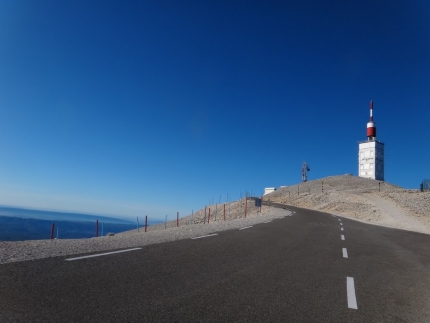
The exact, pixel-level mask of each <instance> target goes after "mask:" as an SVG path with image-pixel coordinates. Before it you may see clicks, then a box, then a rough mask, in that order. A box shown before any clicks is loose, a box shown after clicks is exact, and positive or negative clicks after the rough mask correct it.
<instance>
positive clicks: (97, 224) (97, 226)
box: [96, 220, 99, 238]
mask: <svg viewBox="0 0 430 323" xmlns="http://www.w3.org/2000/svg"><path fill="white" fill-rule="evenodd" d="M98 236H99V220H96V238H97V237H98Z"/></svg>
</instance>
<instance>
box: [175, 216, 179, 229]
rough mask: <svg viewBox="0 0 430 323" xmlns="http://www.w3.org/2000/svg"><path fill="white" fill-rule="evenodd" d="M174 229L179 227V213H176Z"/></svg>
mask: <svg viewBox="0 0 430 323" xmlns="http://www.w3.org/2000/svg"><path fill="white" fill-rule="evenodd" d="M176 227H179V212H176Z"/></svg>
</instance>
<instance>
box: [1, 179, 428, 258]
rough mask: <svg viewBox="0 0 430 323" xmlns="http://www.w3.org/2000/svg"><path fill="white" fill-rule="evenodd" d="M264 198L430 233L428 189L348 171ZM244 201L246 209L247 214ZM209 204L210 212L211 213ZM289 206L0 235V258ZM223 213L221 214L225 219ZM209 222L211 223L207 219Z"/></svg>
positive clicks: (254, 216) (198, 228) (192, 229)
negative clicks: (103, 230) (40, 236)
mask: <svg viewBox="0 0 430 323" xmlns="http://www.w3.org/2000/svg"><path fill="white" fill-rule="evenodd" d="M263 199H264V200H266V201H268V200H270V201H272V202H279V203H284V204H288V205H293V206H298V207H303V208H308V209H314V210H319V211H324V212H328V213H332V214H336V215H339V216H344V217H348V218H351V219H355V220H358V221H362V222H366V223H370V224H377V225H382V226H387V227H392V228H398V229H404V230H410V231H416V232H422V233H426V234H430V192H419V191H418V190H406V189H403V188H401V187H399V186H396V185H393V184H390V183H387V182H379V181H375V180H371V179H365V178H361V177H357V176H352V175H343V176H330V177H326V178H323V179H319V180H313V181H308V182H306V183H300V184H297V185H293V186H288V187H282V188H281V189H279V190H277V191H275V192H273V193H270V194H267V195H265V196H264V198H263ZM245 206H246V210H247V214H246V218H245ZM209 209H210V217H209ZM286 213H287V211H285V210H283V209H279V208H274V207H267V206H263V208H262V212H261V213H260V212H259V208H257V207H255V206H254V201H251V200H245V199H241V200H239V201H235V202H231V203H230V204H225V212H224V204H218V205H210V206H208V207H206V208H205V209H201V210H199V211H197V212H195V213H194V214H192V215H188V216H186V217H183V218H181V219H180V220H179V226H178V227H177V225H178V224H177V222H176V220H173V221H169V222H167V223H166V224H164V223H161V224H158V225H154V226H150V227H148V232H146V233H145V232H143V229H142V228H141V229H140V232H137V230H131V231H127V232H123V233H120V234H117V235H115V236H110V237H109V236H105V237H99V238H91V239H74V240H72V239H68V240H67V239H60V240H33V241H19V242H1V241H0V264H4V263H8V262H15V261H23V260H33V259H40V258H46V257H56V256H66V255H77V254H83V253H92V252H101V251H109V250H115V249H123V248H134V247H142V246H145V245H149V244H154V243H162V242H167V241H174V240H179V239H186V238H191V237H196V236H201V235H206V234H210V233H214V232H219V231H223V230H230V229H238V228H241V227H245V226H248V225H253V224H256V223H261V222H264V221H267V220H270V219H274V218H277V217H280V216H283V215H286ZM224 217H225V220H224ZM208 222H209V223H208Z"/></svg>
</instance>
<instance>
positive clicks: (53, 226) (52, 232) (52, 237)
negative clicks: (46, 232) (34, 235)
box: [51, 223, 55, 240]
mask: <svg viewBox="0 0 430 323" xmlns="http://www.w3.org/2000/svg"><path fill="white" fill-rule="evenodd" d="M54 230H55V223H52V224H51V240H52V239H54Z"/></svg>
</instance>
